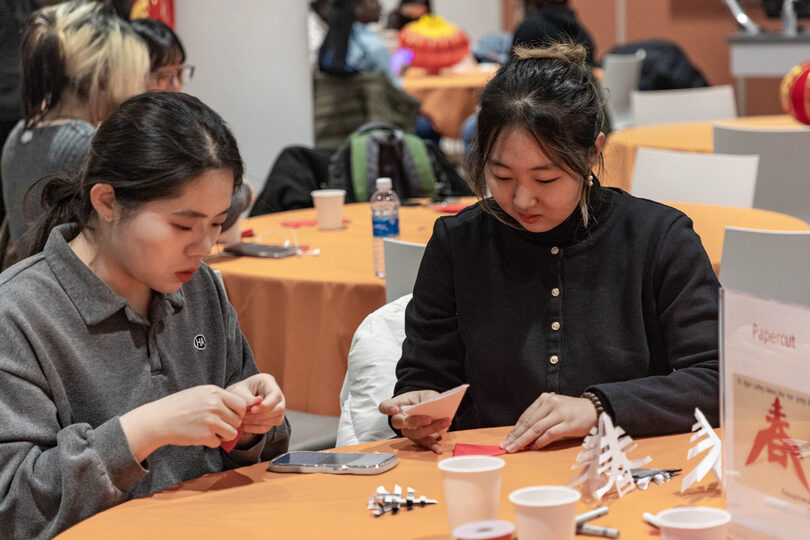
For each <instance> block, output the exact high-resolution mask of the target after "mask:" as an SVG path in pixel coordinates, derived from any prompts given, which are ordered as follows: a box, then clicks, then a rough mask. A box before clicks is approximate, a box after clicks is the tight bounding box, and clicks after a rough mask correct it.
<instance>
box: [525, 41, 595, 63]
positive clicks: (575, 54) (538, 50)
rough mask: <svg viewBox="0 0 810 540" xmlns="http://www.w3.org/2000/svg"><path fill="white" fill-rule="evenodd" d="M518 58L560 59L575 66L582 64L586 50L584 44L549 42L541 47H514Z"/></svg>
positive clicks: (586, 53) (585, 56) (586, 55)
mask: <svg viewBox="0 0 810 540" xmlns="http://www.w3.org/2000/svg"><path fill="white" fill-rule="evenodd" d="M513 54H514V55H515V57H516V58H518V59H519V60H561V61H563V62H568V63H569V64H573V65H575V66H584V65H585V60H586V59H587V58H588V51H587V49H585V46H584V45H581V44H579V43H573V42H563V43H550V44H548V45H545V46H542V47H515V49H514V53H513Z"/></svg>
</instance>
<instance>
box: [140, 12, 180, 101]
mask: <svg viewBox="0 0 810 540" xmlns="http://www.w3.org/2000/svg"><path fill="white" fill-rule="evenodd" d="M132 28H133V29H135V32H137V33H138V35H139V36H140V37H141V39H142V40H143V41H144V43H146V46H147V48H148V49H149V64H150V66H149V82H148V83H147V89H148V90H168V91H170V92H181V91H182V90H183V84H184V83H185V82H186V81H188V80H190V79H191V77H193V76H194V66H191V65H187V64H185V63H184V62H185V61H186V50H185V48H184V47H183V44H182V43H181V42H180V38H178V37H177V34H175V33H174V32H173V31H172V29H171V28H169V27H168V26H167V25H166V24H165V23H164V22H163V21H159V20H157V19H135V20H134V21H132Z"/></svg>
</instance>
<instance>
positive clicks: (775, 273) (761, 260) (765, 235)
mask: <svg viewBox="0 0 810 540" xmlns="http://www.w3.org/2000/svg"><path fill="white" fill-rule="evenodd" d="M808 268H810V231H761V230H757V229H743V228H739V227H726V234H725V237H724V239H723V258H722V260H721V262H720V284H721V285H722V286H723V287H726V288H728V289H735V290H738V291H744V292H748V293H751V294H756V295H760V296H765V297H768V298H773V299H774V300H778V301H780V302H788V303H793V304H801V305H804V306H810V286H808V282H807V269H808Z"/></svg>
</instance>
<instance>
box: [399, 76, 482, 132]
mask: <svg viewBox="0 0 810 540" xmlns="http://www.w3.org/2000/svg"><path fill="white" fill-rule="evenodd" d="M493 75H495V71H494V70H492V69H490V68H482V67H479V66H476V67H475V68H470V69H467V70H464V71H454V70H444V71H442V72H441V73H440V74H439V75H428V74H427V73H425V72H424V70H418V69H409V70H408V71H406V72H405V75H404V76H403V77H402V89H403V90H405V92H407V93H408V94H410V95H411V96H413V97H415V98H416V99H418V100H420V101H421V102H422V114H424V115H426V116H428V117H429V118H430V119H431V121H432V122H433V127H434V128H435V129H436V131H438V132H439V133H440V134H441V135H443V136H445V137H450V138H453V139H459V138H461V124H462V123H463V122H464V120H466V119H467V117H468V116H470V115H471V114H472V113H473V112H475V106H476V105H477V104H478V94H479V93H480V91H481V89H482V88H483V87H484V86H486V84H487V82H489V79H491V78H492V76H493Z"/></svg>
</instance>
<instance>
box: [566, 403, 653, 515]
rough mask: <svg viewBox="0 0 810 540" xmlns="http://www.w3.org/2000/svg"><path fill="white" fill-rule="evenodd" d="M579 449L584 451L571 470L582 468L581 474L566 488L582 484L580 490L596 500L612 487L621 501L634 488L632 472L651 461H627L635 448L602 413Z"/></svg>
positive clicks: (630, 440) (631, 441) (620, 429)
mask: <svg viewBox="0 0 810 540" xmlns="http://www.w3.org/2000/svg"><path fill="white" fill-rule="evenodd" d="M582 446H583V447H584V448H585V450H583V451H582V452H580V453H579V455H578V456H577V462H576V464H574V465H573V466H572V467H571V468H572V469H576V468H577V467H582V470H581V471H580V473H579V474H578V475H577V477H576V478H574V479H573V480H571V481H570V482H569V483H568V485H569V486H574V485H577V484H582V488H583V490H585V491H587V492H588V493H590V494H591V496H592V497H594V498H595V499H597V500H601V499H602V497H603V496H604V495H605V493H607V492H608V491H610V490H611V488H613V487H614V486H615V487H616V491H617V493H618V494H619V497H623V496H624V495H625V494H627V493H628V492H629V491H631V490H632V489H633V488H634V487H635V482H634V481H633V474H632V469H635V468H638V467H641V466H642V465H646V464H647V463H649V462H650V461H652V458H651V457H649V456H647V457H644V458H641V459H636V460H632V459H630V458H628V457H627V454H628V453H629V452H631V451H633V450H634V449H635V448H636V446H637V445H636V443H634V442H633V439H632V438H631V437H630V436H629V435H625V433H624V430H623V429H622V428H621V427H619V426H614V425H613V422H612V421H611V419H610V417H609V416H608V415H607V414H605V413H602V414H601V415H600V416H599V421H598V423H597V426H596V427H593V428H591V434H590V435H588V436H587V437H585V440H584V441H583V443H582Z"/></svg>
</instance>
